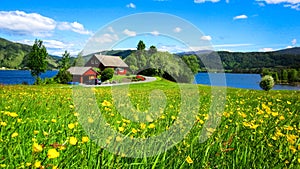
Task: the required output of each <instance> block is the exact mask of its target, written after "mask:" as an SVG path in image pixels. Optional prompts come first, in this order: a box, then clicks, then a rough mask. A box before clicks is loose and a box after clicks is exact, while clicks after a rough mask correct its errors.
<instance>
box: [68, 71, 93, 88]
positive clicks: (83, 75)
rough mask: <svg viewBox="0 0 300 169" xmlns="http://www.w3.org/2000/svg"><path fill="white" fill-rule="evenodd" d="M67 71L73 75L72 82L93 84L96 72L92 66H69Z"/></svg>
mask: <svg viewBox="0 0 300 169" xmlns="http://www.w3.org/2000/svg"><path fill="white" fill-rule="evenodd" d="M68 71H69V72H70V73H71V74H72V76H73V80H72V81H73V82H79V83H83V84H93V83H95V80H96V78H97V75H98V73H97V72H96V71H95V70H94V69H93V68H92V67H70V68H69V69H68Z"/></svg>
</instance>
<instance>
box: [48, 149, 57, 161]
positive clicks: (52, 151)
mask: <svg viewBox="0 0 300 169" xmlns="http://www.w3.org/2000/svg"><path fill="white" fill-rule="evenodd" d="M58 156H59V152H58V151H56V149H54V148H52V149H49V150H48V153H47V157H48V158H50V159H52V158H57V157H58Z"/></svg>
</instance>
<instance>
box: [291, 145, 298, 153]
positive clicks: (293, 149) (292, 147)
mask: <svg viewBox="0 0 300 169" xmlns="http://www.w3.org/2000/svg"><path fill="white" fill-rule="evenodd" d="M289 148H290V150H291V151H292V152H293V153H295V152H296V151H297V150H296V148H295V147H294V146H290V147H289Z"/></svg>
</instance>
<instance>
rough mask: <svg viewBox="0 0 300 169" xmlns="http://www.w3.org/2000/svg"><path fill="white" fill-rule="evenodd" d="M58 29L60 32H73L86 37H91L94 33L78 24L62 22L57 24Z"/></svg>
mask: <svg viewBox="0 0 300 169" xmlns="http://www.w3.org/2000/svg"><path fill="white" fill-rule="evenodd" d="M57 28H58V29H59V30H71V31H73V32H76V33H79V34H84V35H91V34H92V33H91V32H90V31H88V30H86V29H85V28H84V26H83V25H82V24H80V23H78V22H73V23H69V22H60V23H58V24H57Z"/></svg>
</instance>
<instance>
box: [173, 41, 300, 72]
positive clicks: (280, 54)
mask: <svg viewBox="0 0 300 169" xmlns="http://www.w3.org/2000/svg"><path fill="white" fill-rule="evenodd" d="M195 54H197V55H201V56H209V55H212V54H218V55H219V56H220V58H221V61H222V64H223V66H224V69H225V70H227V71H231V72H241V73H244V72H247V73H258V72H260V70H261V69H262V68H279V69H284V68H296V69H300V48H299V47H295V48H290V49H283V50H278V51H273V52H227V51H217V52H213V51H207V50H205V51H195V52H194V51H191V52H184V53H178V54H177V55H178V56H181V57H182V56H189V55H195ZM199 64H200V66H201V67H202V68H203V67H204V65H203V63H201V61H200V63H199Z"/></svg>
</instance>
